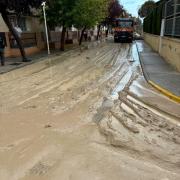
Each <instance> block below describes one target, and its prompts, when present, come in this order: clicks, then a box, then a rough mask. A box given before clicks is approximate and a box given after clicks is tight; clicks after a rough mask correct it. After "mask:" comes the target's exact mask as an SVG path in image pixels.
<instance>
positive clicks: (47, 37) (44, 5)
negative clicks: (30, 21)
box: [41, 1, 50, 55]
mask: <svg viewBox="0 0 180 180" xmlns="http://www.w3.org/2000/svg"><path fill="white" fill-rule="evenodd" d="M41 5H42V7H43V14H44V25H45V31H46V42H47V49H48V55H50V49H49V36H48V29H47V20H46V2H45V1H44V2H43V3H42V4H41Z"/></svg>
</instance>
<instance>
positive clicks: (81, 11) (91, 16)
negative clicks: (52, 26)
mask: <svg viewBox="0 0 180 180" xmlns="http://www.w3.org/2000/svg"><path fill="white" fill-rule="evenodd" d="M106 8H107V7H106V0H77V1H76V4H75V7H74V10H73V25H74V26H75V27H76V28H78V29H80V28H84V27H86V28H91V27H94V26H95V25H97V24H98V23H99V22H101V21H102V20H103V19H104V18H105V16H106Z"/></svg>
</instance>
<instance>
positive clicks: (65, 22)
mask: <svg viewBox="0 0 180 180" xmlns="http://www.w3.org/2000/svg"><path fill="white" fill-rule="evenodd" d="M75 3H76V0H51V1H49V3H48V7H47V9H46V13H47V22H48V25H49V26H51V27H52V26H53V27H56V26H64V27H70V26H71V25H72V24H73V9H74V6H75Z"/></svg>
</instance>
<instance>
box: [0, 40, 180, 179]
mask: <svg viewBox="0 0 180 180" xmlns="http://www.w3.org/2000/svg"><path fill="white" fill-rule="evenodd" d="M0 86H1V89H0V94H1V97H0V106H1V111H0V124H1V126H0V179H3V180H9V179H12V180H16V179H23V180H25V179H26V180H27V179H29V180H37V179H38V180H47V179H48V180H49V179H53V180H56V179H57V180H59V179H62V180H69V179H72V180H81V179H82V180H84V179H87V180H92V179H103V180H109V179H112V180H119V179H123V180H130V179H133V180H134V179H137V180H139V179H147V180H149V179H157V177H158V179H177V180H178V179H180V174H179V164H180V148H179V146H180V133H179V132H180V126H179V121H178V118H179V114H178V112H179V105H178V104H176V103H175V102H173V101H170V100H169V99H167V98H166V97H164V96H163V95H160V94H159V92H156V91H155V90H154V89H153V88H152V87H151V86H150V85H148V84H147V83H146V81H145V80H144V78H143V75H142V71H141V68H140V65H139V61H138V56H137V49H136V46H135V44H132V45H131V44H114V43H113V42H112V40H109V41H107V42H104V43H101V44H99V45H96V46H95V47H90V49H88V50H82V49H78V48H77V49H74V50H71V51H69V52H65V53H63V54H62V55H60V56H58V57H55V58H53V59H48V60H45V61H41V62H38V63H36V64H33V65H29V66H26V67H23V68H21V69H18V70H15V71H12V72H9V73H7V74H3V75H0ZM164 104H166V106H164ZM167 109H168V110H167Z"/></svg>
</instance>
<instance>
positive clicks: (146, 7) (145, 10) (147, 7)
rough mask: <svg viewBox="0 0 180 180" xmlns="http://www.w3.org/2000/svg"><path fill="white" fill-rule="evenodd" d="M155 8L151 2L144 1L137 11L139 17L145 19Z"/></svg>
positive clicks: (154, 4)
mask: <svg viewBox="0 0 180 180" xmlns="http://www.w3.org/2000/svg"><path fill="white" fill-rule="evenodd" d="M155 8H156V3H155V2H154V1H153V0H148V1H146V2H145V3H144V4H143V5H142V6H141V8H140V9H139V11H138V14H139V16H140V17H142V18H143V17H147V16H148V15H149V14H151V12H152V11H153V10H154V9H155Z"/></svg>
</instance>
